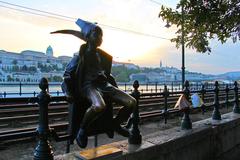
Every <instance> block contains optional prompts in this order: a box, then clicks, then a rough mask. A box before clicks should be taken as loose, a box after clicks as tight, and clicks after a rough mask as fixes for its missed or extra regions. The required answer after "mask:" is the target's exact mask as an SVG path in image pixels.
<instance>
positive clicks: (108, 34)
mask: <svg viewBox="0 0 240 160" xmlns="http://www.w3.org/2000/svg"><path fill="white" fill-rule="evenodd" d="M153 1H155V2H157V3H155V2H153ZM2 2H8V3H12V4H16V5H21V6H25V7H30V8H34V9H37V10H41V11H46V12H52V13H56V14H60V15H64V16H68V17H71V18H65V19H64V20H63V19H56V18H52V17H51V15H47V16H48V17H46V16H42V15H35V14H31V13H29V10H28V11H27V12H28V13H26V10H25V12H22V11H17V10H12V9H9V8H6V7H10V8H14V9H20V10H23V8H19V7H16V6H15V7H14V6H12V5H7V4H5V3H2ZM177 2H178V1H177V0H171V1H166V0H165V1H164V0H121V1H120V0H88V1H86V0H68V1H66V0H51V1H49V0H41V1H38V0H8V1H6V0H5V1H4V0H3V1H0V26H1V30H0V35H1V38H0V50H1V49H2V50H6V51H11V52H17V53H19V52H21V51H23V50H35V51H41V52H45V51H46V48H47V47H48V46H49V45H51V46H52V48H53V51H54V56H62V55H67V56H72V55H73V53H75V52H77V51H78V50H79V47H80V45H81V44H83V43H84V42H83V41H82V40H80V39H78V38H76V37H73V36H71V35H63V34H55V35H51V34H49V33H50V32H52V31H55V30H59V29H74V30H80V28H79V27H78V26H77V25H76V24H75V21H76V20H77V18H81V19H84V20H87V21H90V22H97V23H98V24H99V25H100V26H101V28H102V29H103V44H102V46H101V48H102V49H104V50H105V51H107V52H108V53H110V54H111V55H112V56H113V59H114V60H115V61H121V62H131V63H134V64H137V65H139V66H146V67H158V66H159V64H160V61H162V64H163V66H173V67H177V68H179V69H180V68H181V62H182V60H181V57H182V55H181V48H179V49H177V48H176V47H175V44H174V43H171V42H170V40H168V39H170V38H172V37H174V34H175V32H176V27H174V26H172V27H170V28H166V27H165V25H166V23H165V22H163V21H162V20H161V18H158V14H159V11H160V5H159V4H163V5H166V6H170V7H174V8H175V5H176V4H177ZM158 3H159V4H158ZM3 6H5V7H3ZM30 12H33V11H30ZM35 13H38V14H43V13H39V12H35ZM45 15H46V14H45ZM107 26H108V27H107ZM109 26H111V27H113V28H111V27H109ZM116 27H117V28H123V29H127V30H133V31H135V32H141V33H145V34H147V35H154V36H144V35H142V34H135V33H132V32H127V31H123V30H118V29H116ZM114 28H115V29H114ZM210 47H211V48H212V53H211V54H210V55H208V54H202V53H197V52H196V51H195V50H190V49H186V54H185V58H186V59H185V63H186V64H185V66H186V70H189V71H195V72H202V73H206V74H208V73H210V74H219V73H225V72H230V71H240V63H239V60H240V54H239V50H240V44H239V41H238V42H237V43H232V40H229V41H228V42H227V43H225V44H221V43H220V42H217V41H216V40H212V41H211V42H210Z"/></svg>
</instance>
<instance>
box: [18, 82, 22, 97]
mask: <svg viewBox="0 0 240 160" xmlns="http://www.w3.org/2000/svg"><path fill="white" fill-rule="evenodd" d="M19 95H20V96H21V95H22V83H21V82H20V83H19Z"/></svg>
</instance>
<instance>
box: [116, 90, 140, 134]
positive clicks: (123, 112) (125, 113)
mask: <svg viewBox="0 0 240 160" xmlns="http://www.w3.org/2000/svg"><path fill="white" fill-rule="evenodd" d="M112 99H113V101H114V102H116V103H118V104H120V105H123V107H122V108H120V109H119V111H118V113H117V116H116V117H115V118H114V123H115V124H114V125H115V130H116V131H117V132H118V133H120V134H121V135H123V136H125V137H128V136H129V133H128V132H126V131H125V130H124V129H123V128H122V127H121V126H120V124H121V123H123V122H125V121H127V120H128V118H129V117H130V115H131V113H132V112H133V110H134V108H135V107H136V104H137V102H136V100H135V98H133V97H132V96H130V95H129V94H127V93H125V92H123V91H121V90H120V89H118V88H115V89H114V93H113V94H112Z"/></svg>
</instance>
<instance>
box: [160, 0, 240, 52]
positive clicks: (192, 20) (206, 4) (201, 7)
mask: <svg viewBox="0 0 240 160" xmlns="http://www.w3.org/2000/svg"><path fill="white" fill-rule="evenodd" d="M180 9H183V10H180ZM159 17H161V18H162V19H163V20H165V21H167V22H169V23H171V24H173V25H176V26H177V27H178V30H177V32H176V37H175V38H173V39H171V42H175V43H176V47H179V46H181V44H182V33H183V35H184V41H185V44H186V47H188V48H192V49H196V50H197V51H198V52H203V53H204V52H211V48H210V47H209V39H213V38H217V39H218V40H219V41H220V42H221V43H225V42H226V41H227V39H229V38H232V39H233V42H236V41H237V39H238V40H240V2H239V0H180V2H179V3H178V4H177V7H176V10H174V9H172V8H168V7H165V6H161V10H160V13H159ZM182 26H184V27H183V30H182ZM182 31H183V32H182Z"/></svg>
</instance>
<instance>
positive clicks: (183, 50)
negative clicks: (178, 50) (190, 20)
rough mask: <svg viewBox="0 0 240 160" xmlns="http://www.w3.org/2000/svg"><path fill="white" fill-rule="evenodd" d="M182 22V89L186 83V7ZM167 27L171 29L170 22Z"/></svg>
mask: <svg viewBox="0 0 240 160" xmlns="http://www.w3.org/2000/svg"><path fill="white" fill-rule="evenodd" d="M181 17H182V22H181V30H182V38H181V43H182V68H181V69H182V89H183V88H184V82H185V41H184V7H183V5H182V14H181ZM165 27H167V28H169V27H171V25H170V24H169V22H167V24H166V25H165Z"/></svg>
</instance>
